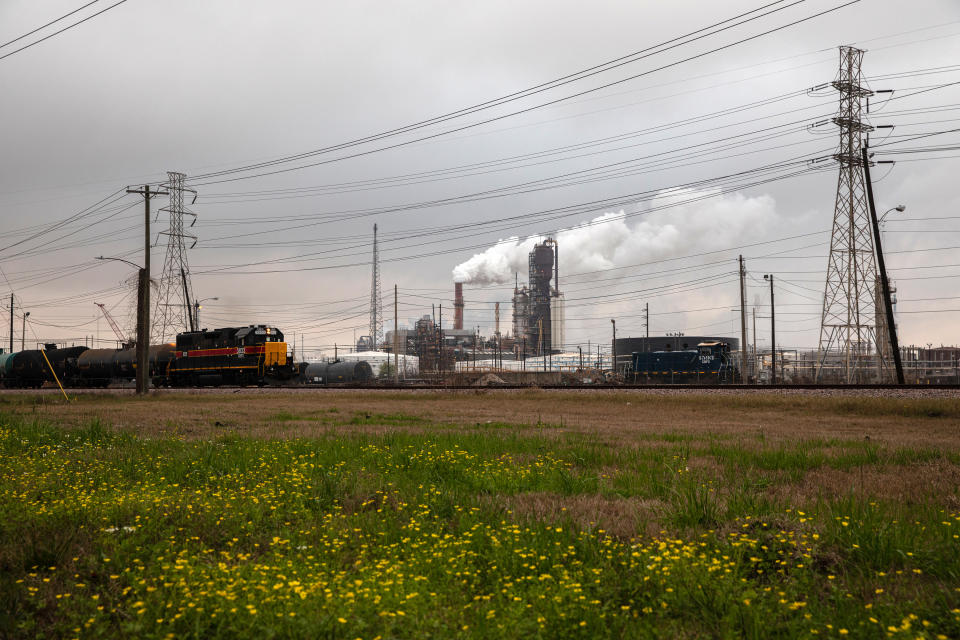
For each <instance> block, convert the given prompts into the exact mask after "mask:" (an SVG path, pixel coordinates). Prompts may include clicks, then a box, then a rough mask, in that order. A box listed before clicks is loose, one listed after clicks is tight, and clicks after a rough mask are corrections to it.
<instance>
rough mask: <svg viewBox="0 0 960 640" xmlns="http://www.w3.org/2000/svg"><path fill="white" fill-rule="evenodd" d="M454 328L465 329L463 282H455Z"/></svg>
mask: <svg viewBox="0 0 960 640" xmlns="http://www.w3.org/2000/svg"><path fill="white" fill-rule="evenodd" d="M453 328H454V329H463V283H462V282H455V283H454V284H453Z"/></svg>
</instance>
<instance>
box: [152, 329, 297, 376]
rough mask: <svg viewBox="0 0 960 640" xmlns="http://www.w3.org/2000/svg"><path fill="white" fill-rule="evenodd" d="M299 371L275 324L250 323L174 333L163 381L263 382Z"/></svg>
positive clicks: (293, 374) (294, 374) (281, 333)
mask: <svg viewBox="0 0 960 640" xmlns="http://www.w3.org/2000/svg"><path fill="white" fill-rule="evenodd" d="M298 372H299V369H298V367H296V366H295V365H294V363H293V357H292V355H291V354H289V353H288V351H287V343H286V342H284V339H283V332H282V331H280V330H279V329H277V328H276V327H268V326H266V325H262V324H260V325H249V326H246V327H224V328H221V329H204V330H203V331H188V332H185V333H181V334H178V335H177V343H176V347H175V351H174V358H173V360H172V361H171V362H170V367H169V370H168V374H167V377H166V381H167V382H168V384H170V385H171V386H194V387H196V386H219V385H221V384H238V385H240V386H244V385H248V384H256V385H263V384H267V383H280V382H285V381H288V380H291V379H293V378H294V377H295V376H296V375H297V373H298Z"/></svg>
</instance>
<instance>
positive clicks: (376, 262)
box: [370, 225, 383, 351]
mask: <svg viewBox="0 0 960 640" xmlns="http://www.w3.org/2000/svg"><path fill="white" fill-rule="evenodd" d="M370 340H371V341H372V342H373V345H371V348H372V349H373V350H374V351H376V350H377V349H378V348H379V347H380V345H382V344H383V294H382V292H381V291H380V249H379V248H378V247H377V225H373V274H372V278H371V282H370Z"/></svg>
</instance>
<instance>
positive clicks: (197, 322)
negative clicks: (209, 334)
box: [193, 298, 220, 331]
mask: <svg viewBox="0 0 960 640" xmlns="http://www.w3.org/2000/svg"><path fill="white" fill-rule="evenodd" d="M219 299H220V298H204V299H203V300H197V301H196V302H194V303H193V324H194V326H195V327H196V328H197V331H200V309H203V307H201V306H200V303H201V302H206V301H207V300H219Z"/></svg>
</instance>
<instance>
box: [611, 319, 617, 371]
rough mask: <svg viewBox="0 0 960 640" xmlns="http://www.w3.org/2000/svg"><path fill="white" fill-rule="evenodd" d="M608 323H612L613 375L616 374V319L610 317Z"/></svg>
mask: <svg viewBox="0 0 960 640" xmlns="http://www.w3.org/2000/svg"><path fill="white" fill-rule="evenodd" d="M610 324H612V325H613V343H612V344H613V362H612V365H613V375H617V321H616V320H614V319H613V318H610Z"/></svg>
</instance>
